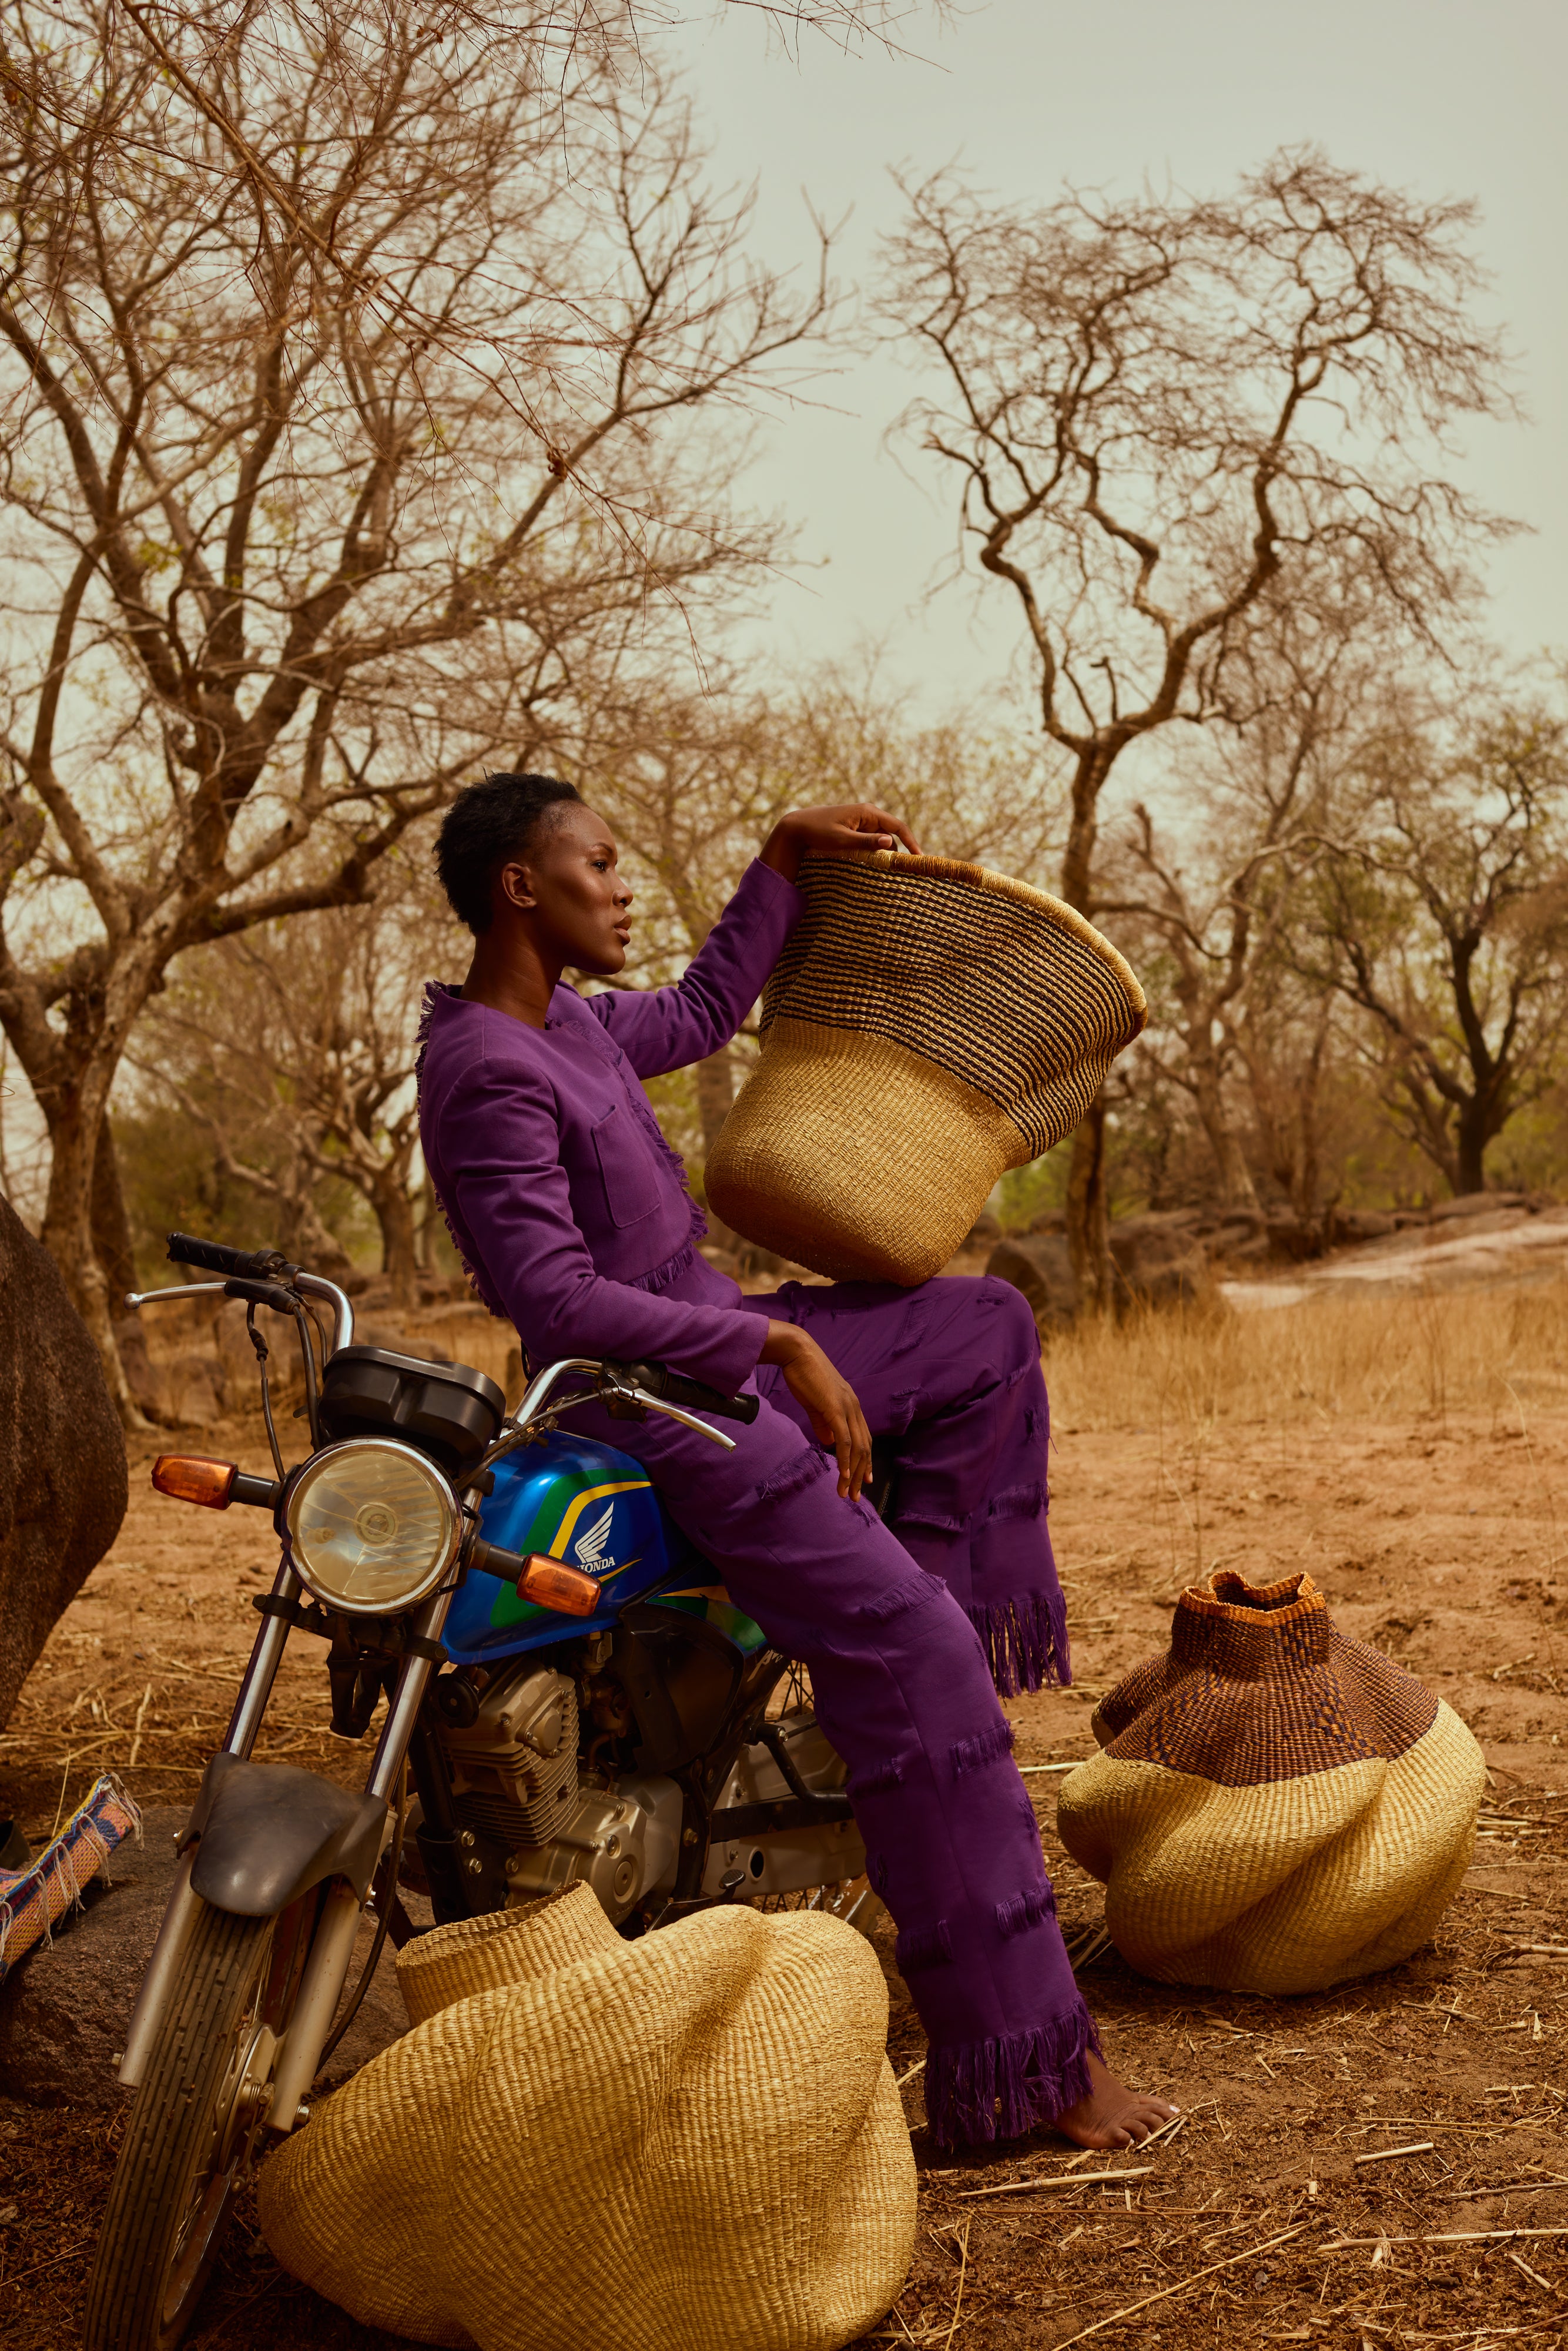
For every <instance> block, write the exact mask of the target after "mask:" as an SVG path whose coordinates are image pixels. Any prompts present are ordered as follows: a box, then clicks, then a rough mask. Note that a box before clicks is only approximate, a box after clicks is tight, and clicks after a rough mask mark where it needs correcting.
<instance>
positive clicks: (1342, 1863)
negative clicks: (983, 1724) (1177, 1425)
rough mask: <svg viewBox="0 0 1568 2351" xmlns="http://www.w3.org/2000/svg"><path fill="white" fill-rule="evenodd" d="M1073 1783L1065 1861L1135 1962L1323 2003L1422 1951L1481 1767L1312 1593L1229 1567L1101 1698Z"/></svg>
mask: <svg viewBox="0 0 1568 2351" xmlns="http://www.w3.org/2000/svg"><path fill="white" fill-rule="evenodd" d="M1092 1728H1093V1731H1094V1735H1095V1737H1096V1738H1097V1739H1098V1740H1099V1741H1100V1744H1101V1748H1102V1750H1103V1751H1102V1752H1101V1753H1100V1754H1098V1755H1096V1756H1094V1757H1093V1758H1092V1760H1091V1761H1089V1762H1087V1763H1082V1764H1080V1765H1079V1767H1078V1769H1077V1770H1076V1771H1072V1772H1070V1773H1069V1775H1068V1776H1067V1778H1066V1779H1065V1780H1064V1781H1063V1782H1062V1783H1061V1793H1060V1796H1059V1798H1058V1813H1057V1827H1058V1831H1059V1833H1060V1834H1061V1841H1062V1843H1063V1844H1064V1845H1065V1846H1066V1847H1067V1850H1068V1852H1069V1853H1070V1854H1071V1855H1072V1857H1073V1859H1074V1860H1075V1861H1077V1862H1079V1863H1080V1864H1081V1865H1082V1867H1083V1868H1085V1869H1087V1870H1088V1871H1089V1872H1090V1874H1091V1875H1092V1876H1094V1877H1097V1878H1099V1879H1100V1880H1101V1881H1102V1883H1103V1886H1104V1887H1105V1924H1106V1927H1107V1928H1109V1930H1110V1933H1111V1935H1112V1938H1113V1940H1114V1942H1115V1944H1116V1947H1117V1949H1119V1950H1120V1952H1121V1953H1122V1956H1123V1958H1124V1959H1127V1960H1129V1961H1130V1962H1131V1964H1132V1965H1133V1966H1134V1967H1135V1968H1138V1969H1140V1970H1142V1972H1143V1973H1144V1974H1145V1975H1146V1976H1153V1977H1154V1978H1155V1980H1157V1981H1159V1982H1161V1983H1183V1984H1213V1985H1218V1986H1223V1987H1226V1988H1228V1989H1231V1990H1235V1991H1258V1992H1301V1991H1321V1990H1322V1989H1323V1988H1325V1987H1326V1986H1328V1985H1330V1984H1337V1983H1343V1982H1345V1981H1347V1980H1349V1979H1350V1978H1352V1977H1354V1976H1364V1975H1370V1974H1372V1973H1373V1972H1374V1971H1375V1970H1376V1969H1379V1968H1390V1967H1394V1966H1396V1964H1397V1963H1398V1961H1399V1960H1401V1959H1407V1958H1408V1957H1409V1955H1410V1953H1411V1952H1412V1951H1414V1950H1416V1949H1418V1948H1419V1947H1420V1945H1421V1944H1423V1943H1424V1942H1426V1941H1427V1940H1428V1939H1429V1938H1430V1936H1431V1934H1432V1931H1433V1928H1435V1927H1436V1926H1437V1921H1438V1919H1439V1918H1440V1917H1441V1916H1442V1914H1443V1912H1444V1911H1445V1910H1446V1909H1447V1907H1448V1904H1449V1903H1450V1902H1451V1901H1452V1899H1453V1897H1454V1896H1455V1895H1456V1894H1457V1893H1458V1887H1459V1882H1460V1880H1461V1879H1462V1877H1463V1876H1464V1874H1465V1871H1466V1869H1467V1868H1468V1866H1469V1860H1470V1855H1471V1853H1472V1851H1473V1850H1474V1846H1475V1834H1476V1813H1477V1810H1478V1808H1479V1803H1480V1798H1481V1792H1482V1789H1483V1787H1484V1785H1485V1780H1486V1766H1485V1763H1484V1762H1483V1761H1482V1757H1481V1751H1480V1749H1479V1747H1478V1746H1477V1744H1476V1741H1475V1739H1474V1738H1473V1736H1472V1735H1471V1733H1470V1731H1469V1729H1468V1728H1467V1726H1466V1725H1465V1724H1464V1723H1463V1722H1461V1721H1460V1719H1459V1718H1458V1715H1457V1714H1455V1713H1454V1711H1453V1710H1452V1708H1449V1707H1448V1706H1445V1705H1444V1704H1443V1702H1442V1700H1441V1699H1440V1698H1437V1697H1436V1696H1434V1694H1433V1693H1432V1692H1431V1691H1430V1690H1428V1689H1427V1688H1425V1687H1423V1686H1422V1684H1421V1683H1420V1682H1418V1681H1417V1680H1416V1678H1415V1677H1414V1676H1413V1675H1411V1674H1407V1673H1406V1672H1405V1670H1404V1669H1403V1667H1399V1666H1396V1664H1395V1662H1394V1660H1393V1659H1392V1658H1391V1657H1385V1656H1383V1654H1382V1653H1381V1651H1379V1650H1377V1649H1371V1648H1367V1647H1365V1646H1364V1645H1363V1644H1362V1643H1361V1642H1359V1641H1348V1640H1346V1639H1345V1638H1344V1637H1343V1635H1342V1634H1341V1633H1339V1632H1338V1631H1337V1630H1336V1628H1335V1626H1334V1623H1333V1618H1332V1617H1331V1616H1330V1614H1329V1613H1328V1607H1327V1604H1326V1603H1325V1602H1324V1599H1323V1596H1322V1593H1321V1592H1319V1591H1318V1590H1317V1589H1316V1587H1315V1585H1314V1584H1313V1583H1312V1579H1311V1577H1310V1576H1306V1575H1292V1576H1290V1577H1288V1578H1286V1579H1285V1581H1283V1582H1282V1583H1272V1584H1265V1585H1262V1586H1255V1585H1252V1584H1249V1583H1247V1581H1246V1580H1245V1578H1244V1577H1242V1576H1240V1575H1238V1574H1236V1573H1233V1572H1231V1571H1230V1570H1228V1569H1227V1570H1224V1571H1222V1572H1221V1573H1218V1574H1216V1575H1214V1576H1213V1577H1211V1579H1210V1582H1209V1585H1208V1588H1207V1590H1198V1589H1194V1590H1189V1591H1186V1592H1184V1593H1182V1595H1181V1598H1180V1599H1179V1601H1178V1602H1177V1603H1176V1616H1175V1621H1174V1623H1173V1625H1172V1628H1171V1645H1170V1649H1169V1651H1168V1653H1167V1654H1166V1656H1163V1657H1152V1658H1150V1659H1149V1660H1148V1662H1147V1663H1146V1664H1145V1665H1142V1666H1139V1667H1136V1668H1135V1669H1134V1671H1133V1672H1132V1673H1131V1674H1129V1675H1128V1676H1127V1677H1126V1679H1125V1680H1124V1681H1123V1682H1121V1683H1119V1684H1118V1686H1117V1687H1116V1688H1115V1689H1113V1691H1112V1692H1111V1694H1110V1696H1109V1697H1108V1698H1103V1700H1102V1701H1101V1704H1100V1705H1099V1707H1098V1708H1096V1710H1095V1714H1094V1718H1093V1723H1092Z"/></svg>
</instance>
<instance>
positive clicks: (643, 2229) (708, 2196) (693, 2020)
mask: <svg viewBox="0 0 1568 2351" xmlns="http://www.w3.org/2000/svg"><path fill="white" fill-rule="evenodd" d="M398 1977H399V1980H400V1982H401V1983H402V1989H403V1997H404V2001H405V2003H406V2005H407V2007H408V2011H409V2013H410V2015H411V2016H413V2018H415V2020H416V2022H415V2024H414V2027H413V2031H412V2032H408V2033H406V2034H405V2035H404V2036H403V2038H402V2040H401V2041H398V2042H394V2043H393V2044H392V2047H391V2048H390V2049H386V2050H383V2051H382V2053H381V2055H380V2056H378V2057H375V2058H373V2059H372V2060H371V2063H370V2064H368V2065H367V2066H365V2067H364V2069H363V2070H362V2071H361V2073H359V2074H355V2075H354V2077H353V2079H352V2080H351V2081H350V2082H349V2083H347V2084H346V2085H344V2087H343V2088H342V2089H340V2090H339V2091H338V2092H337V2093H336V2094H335V2095H333V2096H332V2097H331V2098H329V2099H328V2100H327V2101H326V2102H325V2104H324V2105H322V2106H321V2107H320V2108H319V2111H318V2112H317V2113H316V2114H315V2115H314V2116H312V2118H311V2120H310V2122H309V2123H308V2125H307V2126H305V2127H304V2129H302V2130H301V2131H299V2132H298V2133H297V2134H296V2135H295V2136H294V2137H291V2138H288V2139H286V2140H285V2141H284V2143H283V2146H282V2147H280V2148H279V2150H278V2152H277V2154H276V2155H275V2156H274V2157H273V2158H271V2160H270V2162H269V2163H268V2164H267V2167H266V2168H265V2170H264V2171H263V2173H262V2176H261V2187H260V2202H261V2221H262V2228H263V2231H264V2232H265V2234H266V2237H267V2243H268V2244H269V2245H270V2246H271V2248H272V2251H273V2252H274V2253H275V2254H276V2255H277V2259H278V2260H279V2261H280V2262H282V2263H283V2264H284V2266H285V2268H287V2269H288V2270H290V2271H292V2272H293V2273H294V2275H295V2276H296V2277H298V2278H302V2279H303V2280H304V2281H305V2282H306V2283H307V2284H308V2285H311V2286H313V2287H314V2288H315V2289H316V2291H317V2292H318V2293H319V2294H325V2295H327V2296H328V2298H329V2300H331V2301H333V2302H336V2303H339V2304H341V2305H342V2307H343V2308H344V2309H345V2310H347V2311H349V2312H350V2314H352V2316H353V2317H354V2318H356V2319H357V2320H358V2321H359V2322H360V2324H361V2325H364V2326H377V2327H384V2328H386V2329H387V2330H388V2331H389V2332H391V2333H392V2334H395V2335H412V2336H413V2338H414V2339H415V2340H416V2341H419V2342H423V2343H442V2344H449V2345H452V2346H454V2351H459V2346H465V2345H468V2344H471V2343H472V2344H477V2345H478V2346H480V2351H560V2346H562V2345H564V2344H581V2345H583V2346H592V2351H786V2346H788V2351H837V2346H840V2345H842V2344H846V2343H849V2342H852V2341H853V2339H854V2338H855V2336H856V2335H862V2334H863V2333H864V2332H865V2331H866V2329H867V2328H868V2327H871V2326H873V2325H874V2324H875V2323H876V2321H877V2320H878V2319H879V2318H880V2317H881V2316H882V2315H883V2313H884V2312H885V2311H886V2310H887V2308H888V2307H889V2305H890V2304H891V2303H892V2302H893V2300H894V2296H895V2295H896V2294H897V2293H898V2290H899V2288H900V2286H901V2285H902V2284H903V2283H904V2273H905V2271H906V2270H907V2268H908V2265H909V2258H910V2253H911V2251H912V2249H913V2244H914V2237H915V2165H914V2159H913V2158H912V2155H911V2152H910V2144H909V2132H908V2128H907V2126H906V2125H905V2123H904V2113H903V2106H902V2102H901V2100H900V2098H899V2095H898V2093H897V2091H896V2089H895V2088H894V2079H893V2074H892V2072H891V2070H890V2068H889V2066H888V2063H887V2057H886V2053H885V2047H884V2043H885V2040H886V2032H887V1986H886V1983H885V1980H884V1979H883V1973H882V1970H881V1968H880V1967H879V1966H878V1964H877V1961H876V1958H875V1956H874V1954H873V1951H872V1949H871V1948H870V1946H869V1945H868V1944H867V1943H866V1942H864V1941H863V1940H862V1938H861V1937H860V1936H859V1935H857V1934H856V1933H855V1931H854V1929H853V1928H851V1927H846V1926H845V1925H844V1924H843V1923H842V1922H841V1920H839V1919H836V1918H828V1917H822V1916H821V1914H820V1913H813V1912H796V1913H792V1914H789V1915H788V1916H785V1917H777V1918H774V1917H767V1918H765V1917H760V1916H759V1915H758V1913H757V1912H756V1911H755V1910H752V1909H750V1908H748V1907H735V1908H728V1907H726V1908H723V1909H715V1910H707V1911H702V1912H699V1913H698V1914H697V1915H696V1916H695V1917H691V1918H688V1919H685V1920H684V1921H683V1922H682V1923H681V1924H680V1925H678V1926H674V1927H671V1928H664V1930H663V1931H662V1932H660V1933H658V1934H655V1935H645V1936H643V1937H641V1938H639V1939H638V1940H637V1941H635V1942H622V1939H621V1938H620V1936H619V1935H617V1934H616V1933H615V1931H614V1929H613V1928H612V1927H611V1925H610V1923H609V1921H608V1920H607V1919H606V1918H605V1917H604V1914H603V1912H602V1911H601V1909H600V1907H599V1905H598V1903H597V1902H596V1901H595V1900H594V1897H593V1896H592V1894H591V1892H590V1891H589V1889H588V1888H587V1887H586V1886H573V1887H571V1888H570V1889H569V1890H568V1891H567V1892H565V1893H563V1894H561V1895H559V1896H553V1897H551V1898H549V1899H548V1900H547V1901H545V1902H543V1903H538V1904H533V1905H530V1906H528V1908H527V1909H525V1910H520V1911H507V1912H502V1913H500V1914H498V1915H497V1916H495V1917H486V1918H477V1919H470V1920H465V1921H463V1922H461V1923H459V1924H457V1925H455V1926H451V1927H444V1928H438V1929H437V1930H436V1931H435V1932H434V1934H431V1935H428V1936H423V1937H421V1938H419V1939H418V1940H417V1941H416V1942H414V1943H412V1944H410V1945H409V1946H408V1947H407V1949H404V1950H403V1951H402V1953H401V1954H400V1955H399V1959H398Z"/></svg>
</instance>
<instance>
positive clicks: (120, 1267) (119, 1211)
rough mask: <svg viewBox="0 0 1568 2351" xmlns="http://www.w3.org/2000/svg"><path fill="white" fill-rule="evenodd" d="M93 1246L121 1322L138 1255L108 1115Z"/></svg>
mask: <svg viewBox="0 0 1568 2351" xmlns="http://www.w3.org/2000/svg"><path fill="white" fill-rule="evenodd" d="M92 1245H93V1251H94V1254H95V1255H96V1257H97V1259H98V1261H99V1265H100V1266H101V1267H102V1268H103V1275H104V1280H106V1281H107V1282H108V1284H109V1302H110V1312H111V1313H112V1314H113V1315H114V1317H115V1319H116V1320H117V1321H118V1319H119V1318H120V1315H121V1314H123V1312H124V1311H125V1293H126V1291H127V1290H134V1289H135V1288H136V1256H135V1252H134V1250H133V1249H132V1247H131V1219H130V1218H129V1217H128V1216H127V1215H126V1213H125V1195H124V1192H123V1191H122V1190H121V1188H120V1155H119V1153H118V1152H117V1151H116V1149H115V1146H114V1130H113V1128H112V1127H111V1126H110V1123H109V1114H108V1113H107V1112H105V1113H104V1115H103V1117H102V1118H101V1119H100V1120H99V1128H98V1147H97V1149H96V1150H95V1152H94V1154H93V1162H92Z"/></svg>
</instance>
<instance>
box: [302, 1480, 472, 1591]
mask: <svg viewBox="0 0 1568 2351" xmlns="http://www.w3.org/2000/svg"><path fill="white" fill-rule="evenodd" d="M285 1515H286V1517H287V1522H288V1535H289V1548H290V1550H291V1552H293V1556H294V1564H295V1567H296V1568H297V1569H298V1573H300V1575H301V1576H302V1577H303V1578H304V1580H305V1582H306V1583H308V1585H309V1587H310V1589H311V1591H312V1592H313V1593H315V1594H316V1597H317V1599H318V1600H320V1601H322V1602H324V1603H325V1604H326V1605H327V1606H328V1607H329V1608H340V1609H342V1610H343V1611H344V1612H345V1613H346V1614H349V1615H350V1616H390V1615H392V1614H395V1613H396V1612H397V1611H398V1610H399V1609H402V1608H412V1607H413V1606H414V1604H416V1602H418V1601H421V1600H423V1599H424V1597H425V1596H426V1594H427V1593H431V1592H434V1589H435V1586H436V1585H437V1584H438V1583H440V1581H441V1579H442V1577H443V1576H444V1573H446V1570H447V1568H448V1567H449V1566H450V1564H451V1562H452V1557H453V1553H454V1552H455V1551H456V1548H457V1538H458V1535H459V1533H460V1532H461V1526H462V1522H461V1520H460V1518H459V1516H458V1510H457V1504H456V1501H455V1499H454V1497H453V1493H452V1489H451V1488H450V1487H449V1486H448V1485H447V1483H446V1480H445V1479H444V1477H443V1476H442V1475H441V1472H440V1470H439V1469H437V1468H434V1467H433V1465H432V1464H431V1463H430V1462H428V1461H427V1460H425V1458H424V1457H423V1454H420V1453H416V1452H415V1451H414V1450H413V1447H412V1446H409V1445H399V1444H398V1443H397V1442H396V1441H395V1440H394V1439H393V1438H392V1437H350V1439H349V1441H348V1442H347V1443H346V1444H344V1445H333V1446H329V1447H328V1448H327V1450H326V1451H325V1452H324V1453H319V1454H318V1455H317V1456H316V1458H315V1459H314V1460H313V1461H311V1462H309V1463H308V1465H307V1467H306V1468H305V1469H304V1470H303V1471H302V1473H301V1475H300V1478H299V1482H298V1485H297V1486H296V1487H295V1488H294V1490H293V1492H292V1493H291V1494H290V1495H289V1497H288V1507H287V1512H286V1514H285Z"/></svg>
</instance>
